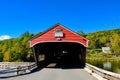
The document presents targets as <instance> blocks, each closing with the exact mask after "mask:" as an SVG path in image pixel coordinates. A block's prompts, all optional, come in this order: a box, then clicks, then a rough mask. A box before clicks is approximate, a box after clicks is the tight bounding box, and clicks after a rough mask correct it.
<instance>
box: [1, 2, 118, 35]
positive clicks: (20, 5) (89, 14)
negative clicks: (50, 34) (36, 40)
mask: <svg viewBox="0 0 120 80" xmlns="http://www.w3.org/2000/svg"><path fill="white" fill-rule="evenodd" d="M56 23H61V24H62V25H64V26H66V27H68V28H69V29H71V30H73V31H75V32H77V31H79V30H82V31H83V32H85V33H91V32H96V31H101V30H110V29H116V28H120V0H0V36H4V35H6V36H10V37H19V36H20V35H21V34H23V33H24V32H26V31H29V32H30V33H38V32H43V31H44V30H46V29H48V28H49V27H51V26H53V25H55V24H56Z"/></svg>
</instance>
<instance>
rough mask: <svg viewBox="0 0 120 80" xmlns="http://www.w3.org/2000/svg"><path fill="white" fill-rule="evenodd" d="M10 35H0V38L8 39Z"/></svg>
mask: <svg viewBox="0 0 120 80" xmlns="http://www.w3.org/2000/svg"><path fill="white" fill-rule="evenodd" d="M10 38H11V37H10V36H9V35H2V36H0V40H5V39H10Z"/></svg>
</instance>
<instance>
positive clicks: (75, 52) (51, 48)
mask: <svg viewBox="0 0 120 80" xmlns="http://www.w3.org/2000/svg"><path fill="white" fill-rule="evenodd" d="M34 49H35V53H36V54H35V55H36V61H37V65H38V66H39V67H41V66H45V67H55V68H65V67H68V68H69V67H71V68H72V67H84V66H85V53H86V48H85V47H84V46H83V45H81V44H79V43H74V42H46V43H39V44H37V45H35V46H34Z"/></svg>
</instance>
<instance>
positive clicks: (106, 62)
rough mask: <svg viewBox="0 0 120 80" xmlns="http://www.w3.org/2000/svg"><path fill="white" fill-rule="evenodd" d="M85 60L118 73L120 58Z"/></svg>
mask: <svg viewBox="0 0 120 80" xmlns="http://www.w3.org/2000/svg"><path fill="white" fill-rule="evenodd" d="M86 62H87V63H89V64H92V65H94V66H96V67H99V68H102V69H105V70H108V71H111V72H115V73H118V74H120V59H119V60H115V59H113V60H112V59H102V60H101V59H86Z"/></svg>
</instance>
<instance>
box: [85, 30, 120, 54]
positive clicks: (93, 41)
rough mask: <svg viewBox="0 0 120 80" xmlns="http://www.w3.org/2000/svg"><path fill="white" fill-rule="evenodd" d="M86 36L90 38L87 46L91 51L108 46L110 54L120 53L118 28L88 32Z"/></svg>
mask: <svg viewBox="0 0 120 80" xmlns="http://www.w3.org/2000/svg"><path fill="white" fill-rule="evenodd" d="M86 38H87V39H89V40H90V41H89V48H90V50H92V51H93V52H95V53H97V51H94V50H95V49H101V48H102V47H110V49H111V53H112V54H115V55H120V29H114V30H107V31H99V32H95V33H89V34H87V35H86Z"/></svg>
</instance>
